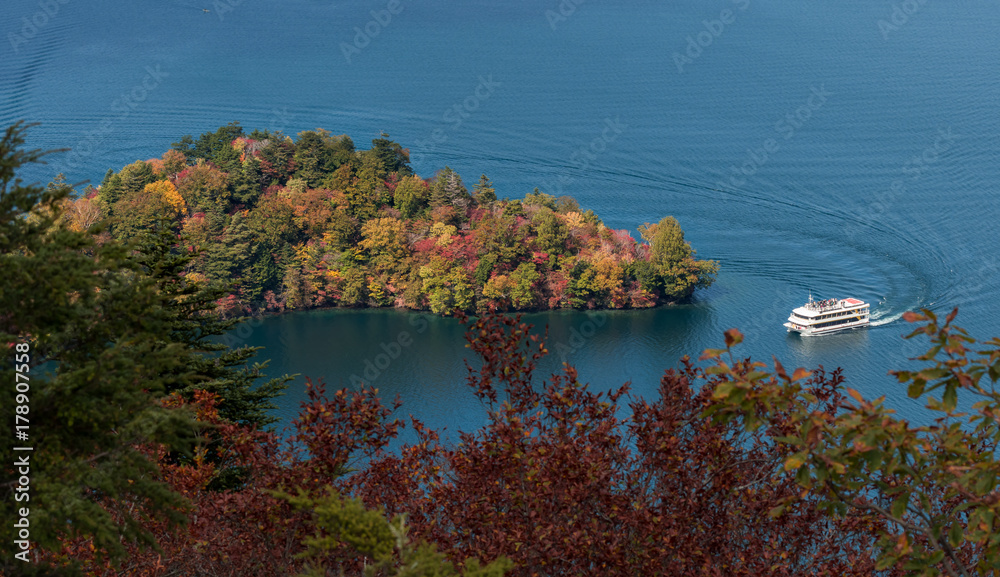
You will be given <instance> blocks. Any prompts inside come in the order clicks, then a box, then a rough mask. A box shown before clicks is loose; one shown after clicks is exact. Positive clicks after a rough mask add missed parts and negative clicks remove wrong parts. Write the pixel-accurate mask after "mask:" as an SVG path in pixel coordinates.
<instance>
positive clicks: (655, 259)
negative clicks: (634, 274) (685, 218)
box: [639, 216, 693, 271]
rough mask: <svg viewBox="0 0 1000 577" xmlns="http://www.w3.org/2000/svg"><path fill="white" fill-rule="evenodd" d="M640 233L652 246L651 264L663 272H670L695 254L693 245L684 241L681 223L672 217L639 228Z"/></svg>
mask: <svg viewBox="0 0 1000 577" xmlns="http://www.w3.org/2000/svg"><path fill="white" fill-rule="evenodd" d="M639 232H640V233H641V234H642V238H643V240H645V241H646V242H648V243H649V244H650V246H651V250H650V262H652V263H653V264H654V265H656V266H657V267H659V269H660V270H662V271H666V270H670V269H671V268H673V267H674V266H676V265H678V264H680V263H681V262H682V261H683V260H684V259H686V258H690V257H691V255H692V253H693V251H692V250H691V245H690V244H688V243H687V241H685V240H684V231H683V230H681V225H680V223H678V222H677V219H676V218H674V217H672V216H668V217H665V218H664V219H663V220H661V221H660V222H658V223H656V224H649V223H646V224H644V225H643V226H641V227H639Z"/></svg>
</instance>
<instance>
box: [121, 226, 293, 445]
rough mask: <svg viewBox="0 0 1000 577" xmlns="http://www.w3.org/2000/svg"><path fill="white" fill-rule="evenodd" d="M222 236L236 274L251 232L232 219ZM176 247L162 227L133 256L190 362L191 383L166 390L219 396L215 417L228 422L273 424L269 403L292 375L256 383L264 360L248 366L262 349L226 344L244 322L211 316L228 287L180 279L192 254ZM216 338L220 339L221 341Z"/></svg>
mask: <svg viewBox="0 0 1000 577" xmlns="http://www.w3.org/2000/svg"><path fill="white" fill-rule="evenodd" d="M226 236H227V238H230V239H231V240H230V241H229V242H227V244H226V245H225V249H224V250H225V251H229V252H228V256H229V258H230V259H232V260H234V261H235V262H236V264H235V265H233V266H234V269H233V270H234V271H235V270H238V268H237V267H240V266H243V264H245V260H246V256H245V254H240V251H241V250H245V247H246V246H247V245H248V244H249V242H250V232H249V230H248V229H247V227H246V224H245V223H244V222H243V220H242V219H241V218H240V217H239V216H235V217H233V221H232V223H231V224H230V225H229V227H228V228H227V230H226ZM174 243H175V237H174V234H173V233H172V232H171V231H170V229H169V228H168V227H165V226H161V227H159V228H158V229H157V230H155V231H153V232H151V233H150V234H148V235H147V236H145V237H144V238H143V239H142V242H141V243H140V245H139V250H138V252H137V255H136V260H137V262H138V263H139V265H140V267H141V272H142V273H143V274H144V276H146V277H148V278H150V279H152V280H153V281H154V282H155V283H156V287H157V289H158V292H159V294H160V295H161V297H162V300H163V305H164V307H165V309H166V318H167V327H168V328H169V330H170V334H169V339H170V341H171V342H173V343H179V344H180V345H182V347H183V349H184V351H185V352H186V353H187V359H188V360H187V363H186V367H185V369H186V370H187V371H190V372H192V373H193V374H194V375H195V377H194V378H193V379H192V380H191V382H190V383H188V384H186V385H185V386H183V387H173V388H171V389H170V392H174V391H177V392H181V393H183V394H184V395H185V396H186V397H188V398H190V396H191V393H193V392H194V391H195V390H206V391H209V392H212V393H215V394H217V395H219V396H220V397H221V400H220V402H219V405H218V408H219V415H220V416H222V417H223V418H225V419H226V420H228V421H231V422H234V423H239V424H246V425H255V426H258V427H264V426H267V425H270V424H271V423H274V422H275V421H277V419H275V418H274V417H271V416H269V415H268V411H270V410H271V409H273V408H274V405H273V403H272V400H273V399H274V398H275V397H277V396H278V395H280V394H281V391H283V390H284V389H285V388H286V386H287V384H286V383H287V382H288V381H289V380H291V378H292V377H289V376H287V375H285V376H283V377H279V378H274V379H269V380H266V381H263V382H260V383H258V382H257V381H258V380H260V379H263V378H265V375H264V373H263V370H264V369H265V368H266V366H267V362H264V363H254V364H253V365H249V364H248V363H249V361H250V360H252V359H253V358H254V357H255V356H256V354H257V351H259V350H261V347H249V346H241V347H238V348H235V349H233V348H230V346H229V345H228V344H227V341H229V340H230V339H226V338H225V337H227V336H228V335H230V334H231V333H232V332H233V331H234V329H236V327H237V326H238V325H239V324H240V323H241V322H245V321H246V320H247V319H246V318H245V317H243V318H240V319H222V318H220V317H219V316H218V315H216V314H212V313H214V311H215V308H216V304H215V303H216V302H217V301H218V300H219V299H221V298H223V297H224V296H226V294H227V293H228V292H229V287H228V286H227V285H226V284H225V283H221V282H219V283H209V284H195V283H190V282H187V281H186V280H184V278H183V276H182V273H183V272H184V271H185V270H186V269H187V268H188V267H189V265H190V263H191V260H192V258H193V256H192V255H191V254H190V253H187V252H178V251H177V250H176V248H175V247H174ZM247 252H249V251H247ZM237 259H238V260H237ZM219 337H223V338H222V342H220V339H219Z"/></svg>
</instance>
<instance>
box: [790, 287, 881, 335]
mask: <svg viewBox="0 0 1000 577" xmlns="http://www.w3.org/2000/svg"><path fill="white" fill-rule="evenodd" d="M868 308H869V305H868V303H866V302H864V301H860V300H858V299H854V298H849V299H827V300H825V301H814V300H813V299H812V295H809V302H807V303H806V304H805V305H804V306H801V307H799V308H797V309H795V310H793V311H792V316H790V317H788V322H787V323H785V326H786V327H788V332H792V331H796V332H798V333H799V334H801V335H802V336H813V335H825V334H827V333H832V332H836V331H842V330H844V329H856V328H858V327H866V326H868V323H869V322H870V321H869V316H870V315H869V311H868Z"/></svg>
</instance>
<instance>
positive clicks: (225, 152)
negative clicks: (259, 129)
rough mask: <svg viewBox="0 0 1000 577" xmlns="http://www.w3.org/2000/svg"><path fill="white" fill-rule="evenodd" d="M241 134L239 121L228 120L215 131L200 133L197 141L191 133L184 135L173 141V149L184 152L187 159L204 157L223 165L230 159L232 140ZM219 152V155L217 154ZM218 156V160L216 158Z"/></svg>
mask: <svg viewBox="0 0 1000 577" xmlns="http://www.w3.org/2000/svg"><path fill="white" fill-rule="evenodd" d="M241 136H243V127H241V126H240V123H239V122H230V123H229V124H227V125H225V126H220V127H219V128H218V130H216V131H215V132H206V133H204V134H202V135H201V136H200V137H199V138H198V140H197V141H195V140H194V139H192V138H191V135H190V134H189V135H187V136H184V137H183V138H181V140H180V142H175V143H173V149H174V150H177V151H180V152H181V153H183V154H184V156H185V157H187V159H188V160H189V161H194V160H196V159H199V158H201V159H204V160H207V161H209V162H213V163H215V164H216V165H217V166H223V165H224V164H225V163H226V161H231V160H232V156H231V155H230V154H229V151H231V150H232V142H233V140H235V139H237V138H239V137H241ZM220 154H221V156H219V155H220ZM217 157H218V160H217Z"/></svg>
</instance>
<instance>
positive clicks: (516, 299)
mask: <svg viewBox="0 0 1000 577" xmlns="http://www.w3.org/2000/svg"><path fill="white" fill-rule="evenodd" d="M541 278H542V275H541V274H539V272H538V271H537V270H535V265H533V264H531V263H529V262H523V263H521V264H520V265H518V267H517V269H516V270H515V271H514V272H513V273H511V275H510V280H511V282H512V283H513V286H512V287H511V291H510V299H511V302H513V303H514V306H516V307H518V308H522V309H526V308H531V307H533V306H534V305H535V304H536V302H537V296H536V295H537V294H538V290H537V289H536V288H535V283H537V282H538V281H539V280H540V279H541Z"/></svg>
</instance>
